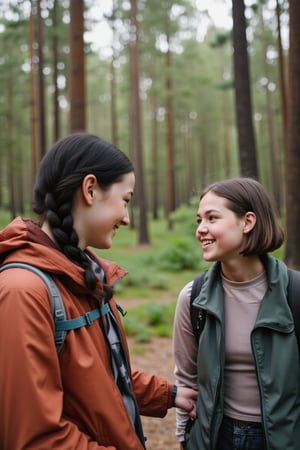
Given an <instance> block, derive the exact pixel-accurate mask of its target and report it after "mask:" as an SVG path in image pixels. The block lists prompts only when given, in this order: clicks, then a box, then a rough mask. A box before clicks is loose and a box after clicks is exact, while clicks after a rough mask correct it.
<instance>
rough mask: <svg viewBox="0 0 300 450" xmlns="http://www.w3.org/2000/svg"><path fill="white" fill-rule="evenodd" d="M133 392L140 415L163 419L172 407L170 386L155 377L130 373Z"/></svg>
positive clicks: (134, 372) (137, 372)
mask: <svg viewBox="0 0 300 450" xmlns="http://www.w3.org/2000/svg"><path fill="white" fill-rule="evenodd" d="M132 382H133V390H134V393H135V396H136V399H137V403H138V407H139V411H140V414H142V415H144V416H151V417H164V416H165V415H166V414H167V411H168V409H169V408H171V407H172V406H173V405H172V397H171V394H172V387H173V385H172V384H169V383H168V382H167V381H166V380H165V379H163V378H161V377H158V376H156V375H148V374H146V373H145V372H139V371H133V372H132Z"/></svg>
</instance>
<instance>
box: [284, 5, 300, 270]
mask: <svg viewBox="0 0 300 450" xmlns="http://www.w3.org/2000/svg"><path fill="white" fill-rule="evenodd" d="M289 8H290V10H289V18H290V49H289V96H288V98H289V108H288V136H287V161H286V233H287V242H286V248H285V261H286V263H287V264H288V265H289V266H291V267H294V268H295V269H297V270H300V236H299V223H300V190H299V180H300V133H299V130H300V57H299V55H300V27H299V23H300V3H299V0H290V2H289Z"/></svg>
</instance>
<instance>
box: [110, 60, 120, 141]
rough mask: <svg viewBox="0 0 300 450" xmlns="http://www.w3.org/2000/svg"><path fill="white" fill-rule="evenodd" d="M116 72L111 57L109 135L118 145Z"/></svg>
mask: <svg viewBox="0 0 300 450" xmlns="http://www.w3.org/2000/svg"><path fill="white" fill-rule="evenodd" d="M116 80H117V74H116V69H115V58H114V56H113V57H112V60H111V64H110V92H111V137H112V142H113V143H114V144H115V145H116V146H117V147H118V141H119V137H118V135H119V133H118V113H117V82H116Z"/></svg>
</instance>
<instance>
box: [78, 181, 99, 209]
mask: <svg viewBox="0 0 300 450" xmlns="http://www.w3.org/2000/svg"><path fill="white" fill-rule="evenodd" d="M97 186H98V183H97V179H96V177H95V175H93V174H89V175H86V176H85V177H84V179H83V180H82V183H81V193H82V197H83V200H84V202H85V203H86V204H87V205H88V206H89V205H92V204H93V201H94V194H95V189H96V187H97Z"/></svg>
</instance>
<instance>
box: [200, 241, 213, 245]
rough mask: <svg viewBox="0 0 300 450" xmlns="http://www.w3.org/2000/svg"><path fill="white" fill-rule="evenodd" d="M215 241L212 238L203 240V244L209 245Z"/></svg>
mask: <svg viewBox="0 0 300 450" xmlns="http://www.w3.org/2000/svg"><path fill="white" fill-rule="evenodd" d="M213 242H214V241H213V240H210V241H208V240H207V241H202V244H203V245H209V244H212V243H213Z"/></svg>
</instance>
